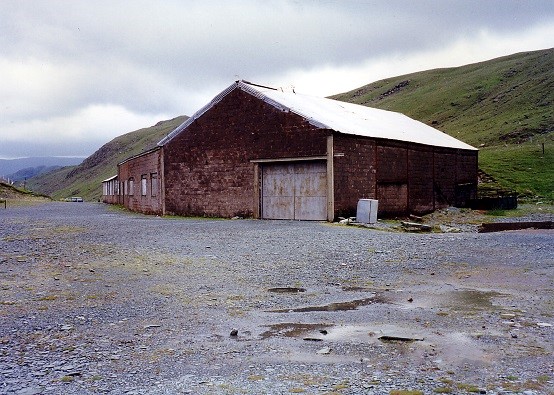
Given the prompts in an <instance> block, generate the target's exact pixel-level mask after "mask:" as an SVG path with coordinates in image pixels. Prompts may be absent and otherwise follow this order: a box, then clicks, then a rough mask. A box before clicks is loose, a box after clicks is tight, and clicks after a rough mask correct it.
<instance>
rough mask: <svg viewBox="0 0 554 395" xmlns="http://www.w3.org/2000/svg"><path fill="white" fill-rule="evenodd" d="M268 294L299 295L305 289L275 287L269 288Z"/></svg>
mask: <svg viewBox="0 0 554 395" xmlns="http://www.w3.org/2000/svg"><path fill="white" fill-rule="evenodd" d="M268 292H275V293H279V294H286V293H291V294H292V293H299V292H306V288H296V287H281V288H280V287H277V288H269V289H268Z"/></svg>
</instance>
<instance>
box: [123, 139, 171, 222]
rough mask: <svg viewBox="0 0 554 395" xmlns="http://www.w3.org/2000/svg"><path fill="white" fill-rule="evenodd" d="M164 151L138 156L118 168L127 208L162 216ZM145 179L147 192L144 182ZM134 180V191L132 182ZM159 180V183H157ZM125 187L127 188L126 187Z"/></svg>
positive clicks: (159, 150)
mask: <svg viewBox="0 0 554 395" xmlns="http://www.w3.org/2000/svg"><path fill="white" fill-rule="evenodd" d="M161 153H162V150H161V149H157V150H155V151H153V152H150V153H148V154H145V155H141V156H138V157H136V158H133V159H131V160H128V161H126V162H124V163H122V164H121V165H120V166H119V168H118V178H119V182H120V194H121V196H120V198H121V200H122V203H123V205H124V206H125V207H127V208H128V209H130V210H133V211H138V212H141V213H145V214H162V211H163V205H162V197H163V195H162V190H161V185H162V177H163V175H161V174H160V171H159V169H160V168H161V157H162V156H161V155H162V154H161ZM143 178H144V179H145V180H146V181H144V182H145V186H146V188H145V190H143V185H142V184H143V181H142V179H143ZM131 179H132V180H133V190H132V192H131V191H130V190H129V189H130V187H129V186H130V180H131ZM156 180H157V181H156ZM124 185H125V186H124Z"/></svg>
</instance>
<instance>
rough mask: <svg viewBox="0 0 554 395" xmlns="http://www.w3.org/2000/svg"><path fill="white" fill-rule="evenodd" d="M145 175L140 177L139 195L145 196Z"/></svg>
mask: <svg viewBox="0 0 554 395" xmlns="http://www.w3.org/2000/svg"><path fill="white" fill-rule="evenodd" d="M146 190H147V188H146V174H143V175H142V176H140V194H141V195H142V196H146Z"/></svg>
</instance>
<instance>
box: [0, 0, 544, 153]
mask: <svg viewBox="0 0 554 395" xmlns="http://www.w3.org/2000/svg"><path fill="white" fill-rule="evenodd" d="M0 15H1V16H2V17H1V22H0V158H15V157H27V156H50V155H55V156H88V155H90V154H92V153H93V152H94V151H96V150H97V149H98V148H100V147H101V146H102V145H103V144H104V143H106V142H108V141H110V140H111V139H113V138H114V137H116V136H118V135H121V134H124V133H127V132H130V131H133V130H136V129H139V128H142V127H147V126H151V125H153V124H155V123H157V122H158V121H160V120H165V119H170V118H173V117H176V116H178V115H192V114H193V113H194V112H196V111H197V110H198V109H199V108H200V107H202V106H203V105H204V104H206V103H207V102H209V101H210V100H211V99H212V98H213V97H214V96H215V95H216V94H218V93H219V92H220V91H221V90H223V89H225V88H226V87H227V86H229V85H230V84H231V83H232V82H233V81H235V80H236V79H245V80H249V81H252V82H256V83H259V84H264V85H271V86H276V87H284V88H288V87H291V86H293V87H294V88H295V91H296V92H301V93H306V94H310V95H316V96H328V95H331V94H335V93H340V92H345V91H348V90H351V89H354V88H357V87H359V86H362V85H365V84H367V83H370V82H373V81H376V80H379V79H382V78H386V77H392V76H396V75H400V74H405V73H409V72H413V71H420V70H427V69H431V68H436V67H449V66H459V65H463V64H467V63H473V62H477V61H482V60H487V59H492V58H495V57H498V56H503V55H508V54H512V53H516V52H521V51H531V50H537V49H545V48H551V47H554V1H553V0H536V1H534V0H498V1H495V0H475V1H471V0H405V1H396V0H383V1H381V0H371V1H370V0H368V1H362V0H352V1H348V0H334V1H331V0H321V1H300V0H297V1H285V0H283V1H271V0H259V1H253V0H252V1H248V0H238V1H237V0H234V1H210V0H202V1H182V0H175V1H155V2H154V1H140V0H130V1H117V0H107V1H100V0H82V1H81V0H66V1H54V0H48V1H46V0H35V1H26V0H2V1H0Z"/></svg>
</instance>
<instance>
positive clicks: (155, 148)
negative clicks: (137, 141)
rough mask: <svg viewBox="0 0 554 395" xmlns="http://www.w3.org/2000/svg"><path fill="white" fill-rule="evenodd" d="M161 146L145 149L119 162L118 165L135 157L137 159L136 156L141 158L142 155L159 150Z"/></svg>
mask: <svg viewBox="0 0 554 395" xmlns="http://www.w3.org/2000/svg"><path fill="white" fill-rule="evenodd" d="M160 148H161V147H159V146H156V147H154V148H151V149H149V150H146V151H143V152H141V153H140V154H136V155H133V156H130V157H129V158H127V159H125V160H123V161H121V162H119V163H118V164H117V165H118V166H121V165H122V164H124V163H126V162H129V161H130V160H133V159H136V158H140V157H141V156H144V155H148V154H151V153H152V152H154V151H157V150H159V149H160Z"/></svg>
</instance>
